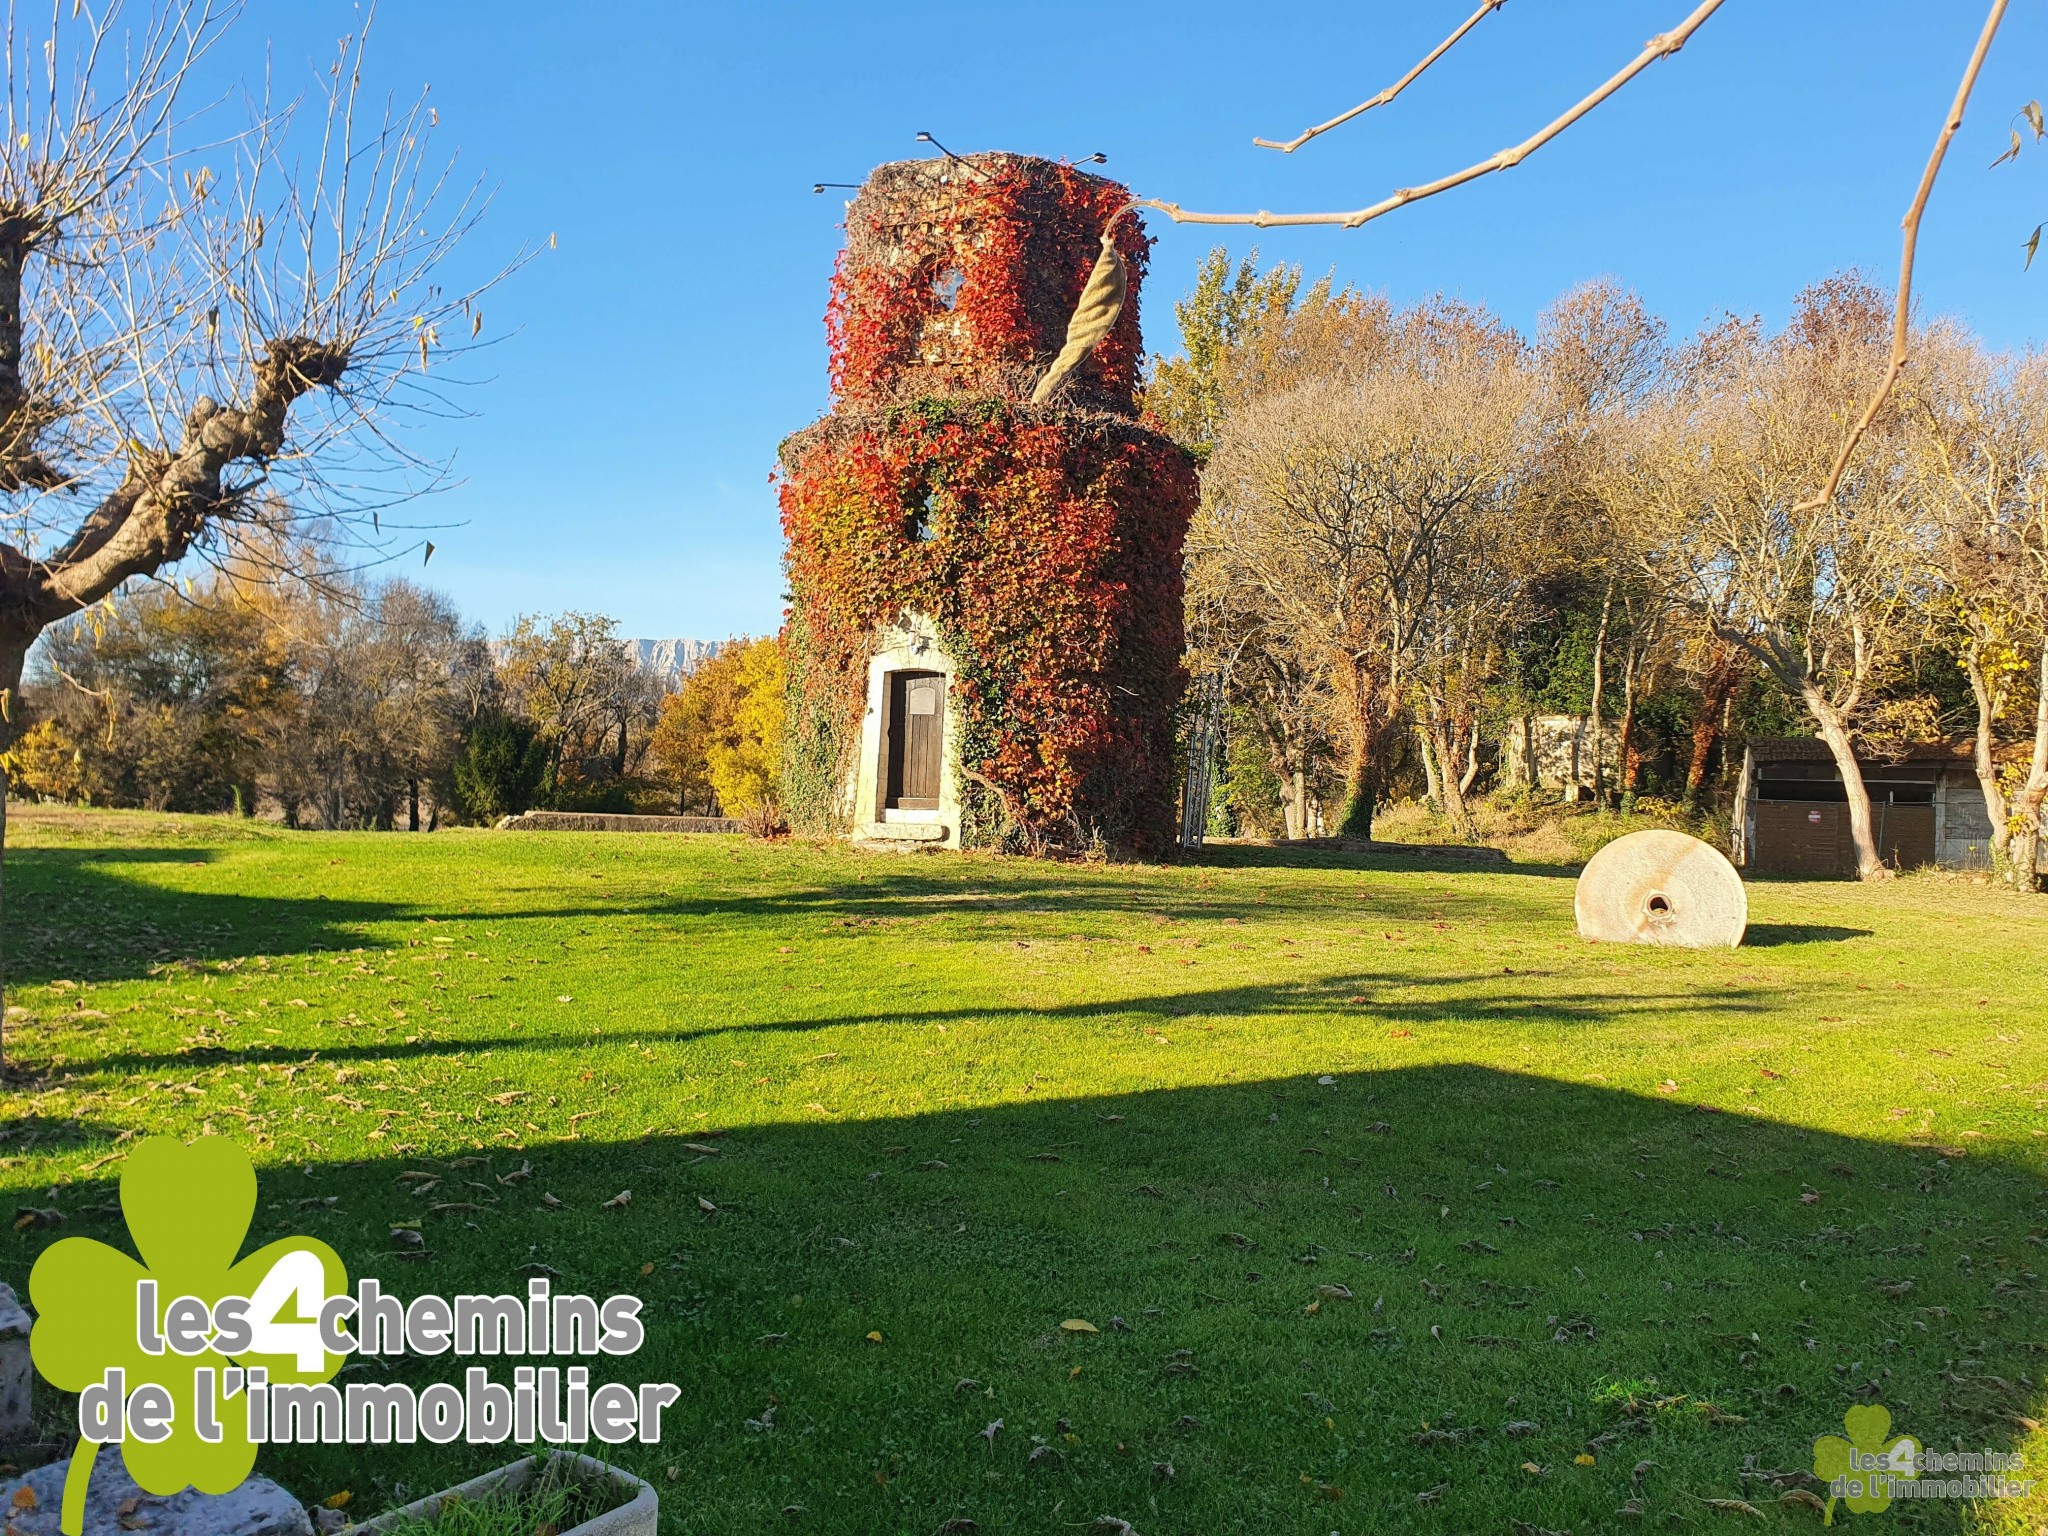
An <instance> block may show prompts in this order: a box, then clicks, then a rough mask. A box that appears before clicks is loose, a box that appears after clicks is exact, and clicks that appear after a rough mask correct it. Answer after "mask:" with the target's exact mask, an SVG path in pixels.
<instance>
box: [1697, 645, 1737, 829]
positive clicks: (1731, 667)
mask: <svg viewBox="0 0 2048 1536" xmlns="http://www.w3.org/2000/svg"><path fill="white" fill-rule="evenodd" d="M1736 661H1737V658H1736V656H1735V655H1734V654H1733V653H1732V652H1723V653H1721V654H1719V655H1716V656H1715V658H1714V660H1713V662H1712V664H1711V665H1710V666H1709V667H1708V669H1707V675H1706V677H1705V678H1704V679H1703V680H1702V681H1701V683H1700V710H1699V713H1698V714H1697V715H1695V716H1694V717H1693V722H1692V760H1691V761H1690V762H1689V763H1688V764H1687V765H1686V770H1685V803H1686V806H1687V808H1688V809H1691V810H1698V809H1699V805H1700V800H1701V799H1702V797H1703V796H1704V795H1705V792H1706V787H1707V764H1709V763H1710V762H1712V761H1713V758H1714V748H1715V747H1716V746H1718V745H1719V744H1720V741H1721V725H1722V720H1721V716H1722V711H1723V709H1724V708H1725V706H1726V705H1727V703H1728V701H1729V699H1730V698H1732V697H1733V696H1734V692H1735V684H1736V680H1737V677H1738V675H1739V674H1738V673H1737V671H1736Z"/></svg>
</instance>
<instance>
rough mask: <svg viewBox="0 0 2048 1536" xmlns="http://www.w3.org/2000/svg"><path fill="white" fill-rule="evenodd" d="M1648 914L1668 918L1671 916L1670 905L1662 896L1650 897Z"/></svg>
mask: <svg viewBox="0 0 2048 1536" xmlns="http://www.w3.org/2000/svg"><path fill="white" fill-rule="evenodd" d="M1650 912H1651V915H1652V916H1655V917H1669V916H1670V915H1671V903H1670V902H1668V901H1666V900H1665V899H1664V898H1663V897H1662V896H1652V897H1651V898H1650Z"/></svg>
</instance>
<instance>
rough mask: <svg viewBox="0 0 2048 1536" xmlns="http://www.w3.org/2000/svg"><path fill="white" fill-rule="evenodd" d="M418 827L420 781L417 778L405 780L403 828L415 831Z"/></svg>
mask: <svg viewBox="0 0 2048 1536" xmlns="http://www.w3.org/2000/svg"><path fill="white" fill-rule="evenodd" d="M419 829H420V781H419V780H418V779H417V778H411V779H407V780H406V781H405V830H406V831H408V832H417V831H419Z"/></svg>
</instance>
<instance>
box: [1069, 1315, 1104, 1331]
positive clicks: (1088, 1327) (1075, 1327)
mask: <svg viewBox="0 0 2048 1536" xmlns="http://www.w3.org/2000/svg"><path fill="white" fill-rule="evenodd" d="M1060 1327H1062V1328H1064V1329H1065V1330H1066V1331H1067V1332H1068V1333H1100V1332H1102V1330H1101V1329H1100V1328H1098V1327H1096V1326H1095V1325H1094V1324H1093V1323H1091V1322H1089V1321H1088V1319H1087V1318H1085V1317H1070V1318H1068V1319H1067V1320H1066V1321H1065V1322H1064V1323H1061V1324H1060Z"/></svg>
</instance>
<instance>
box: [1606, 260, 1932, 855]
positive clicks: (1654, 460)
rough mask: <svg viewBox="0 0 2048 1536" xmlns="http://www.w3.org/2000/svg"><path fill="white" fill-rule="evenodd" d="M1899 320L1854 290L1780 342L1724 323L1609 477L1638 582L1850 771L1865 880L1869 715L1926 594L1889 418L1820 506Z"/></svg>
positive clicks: (1801, 309) (1836, 288) (1803, 309)
mask: <svg viewBox="0 0 2048 1536" xmlns="http://www.w3.org/2000/svg"><path fill="white" fill-rule="evenodd" d="M1889 312H1890V306H1889V305H1888V304H1887V303H1886V302H1885V296H1884V295H1883V294H1881V293H1879V292H1878V291H1877V290H1875V289H1873V288H1871V287H1870V286H1869V285H1867V284H1865V283H1862V282H1860V281H1859V280H1856V279H1854V278H1853V277H1839V278H1835V279H1831V280H1829V281H1828V282H1825V283H1822V284H1818V285H1816V286H1814V287H1813V288H1810V289H1808V290H1807V291H1806V292H1805V293H1804V294H1802V295H1801V296H1800V299H1799V302H1798V305H1797V306H1796V310H1795V314H1794V317H1793V320H1792V323H1791V324H1790V325H1789V326H1788V327H1787V328H1786V330H1785V331H1784V332H1782V333H1781V334H1778V335H1775V336H1767V335H1765V334H1763V332H1762V331H1761V329H1760V328H1759V327H1757V326H1755V325H1754V324H1748V323H1730V324H1726V325H1723V326H1721V327H1718V328H1717V329H1715V330H1714V331H1712V332H1710V333H1708V334H1707V335H1706V336H1704V337H1702V338H1701V339H1700V340H1699V341H1698V342H1697V343H1696V344H1695V345H1694V346H1693V347H1692V348H1691V349H1690V350H1689V352H1688V354H1687V355H1686V356H1685V358H1684V359H1683V360H1682V362H1681V364H1680V366H1679V368H1678V370H1677V377H1676V379H1675V382H1674V386H1673V388H1672V389H1671V391H1670V392H1669V394H1668V395H1667V396H1666V397H1665V398H1664V399H1662V400H1660V401H1659V402H1657V403H1655V404H1653V405H1651V406H1650V407H1647V408H1646V409H1645V410H1644V411H1643V412H1642V413H1640V416H1639V418H1638V429H1637V432H1636V434H1635V436H1634V438H1633V440H1632V441H1631V442H1630V443H1629V444H1628V445H1627V447H1626V448H1624V449H1621V450H1620V451H1618V452H1617V453H1616V455H1615V457H1614V459H1613V461H1612V464H1613V467H1612V468H1611V469H1610V471H1609V472H1608V478H1609V480H1610V483H1612V484H1613V485H1614V486H1615V487H1616V490H1615V491H1614V493H1613V494H1614V495H1615V496H1616V497H1617V498H1618V499H1619V498H1626V499H1628V500H1630V501H1631V502H1633V503H1634V504H1635V505H1637V506H1639V507H1640V508H1641V509H1642V519H1641V522H1640V525H1639V526H1638V527H1637V528H1636V529H1635V530H1634V532H1635V537H1636V546H1635V547H1636V549H1637V551H1638V555H1639V557H1640V559H1641V560H1642V562H1643V568H1644V570H1645V572H1646V573H1647V574H1648V575H1649V576H1650V577H1651V578H1652V579H1653V580H1655V581H1657V582H1658V583H1659V584H1661V585H1662V586H1663V587H1664V589H1665V590H1666V591H1668V592H1669V593H1670V594H1671V595H1672V597H1673V598H1674V599H1675V600H1677V601H1680V602H1682V603H1684V604H1685V605H1686V606H1687V607H1688V608H1690V609H1691V611H1692V612H1693V614H1694V615H1695V617H1696V618H1697V619H1698V620H1699V622H1701V623H1704V624H1706V625H1708V626H1710V627H1711V628H1712V629H1713V631H1714V633H1715V634H1716V635H1717V636H1719V637H1720V638H1721V639H1722V640H1723V641H1724V642H1726V643H1727V644H1729V645H1731V646H1734V647H1736V648H1739V649H1741V650H1743V651H1745V652H1747V653H1748V654H1749V655H1751V656H1752V657H1754V658H1755V659H1756V660H1757V661H1758V662H1759V663H1761V664H1762V665H1763V666H1764V667H1765V668H1766V669H1767V670H1768V671H1769V672H1770V673H1771V674H1772V675H1773V676H1774V677H1775V678H1776V679H1777V680H1778V682H1779V684H1780V685H1781V686H1782V687H1783V688H1784V689H1785V691H1786V692H1787V693H1788V694H1790V695H1791V696H1792V697H1793V698H1795V699H1797V700H1798V701H1799V702H1800V704H1801V705H1802V706H1803V707H1804V709H1805V710H1806V712H1807V714H1808V716H1809V717H1810V718H1811V720H1812V721H1813V725H1814V730H1815V734H1816V735H1817V736H1819V738H1820V739H1821V740H1822V741H1823V742H1825V743H1826V745H1827V747H1828V750H1829V753H1830V755H1831V756H1832V757H1833V759H1834V762H1835V766H1836V768H1837V769H1838V770H1839V771H1840V774H1841V778H1842V783H1843V787H1844V793H1845V795H1846V797H1847V800H1848V807H1849V825H1850V832H1851V836H1852V838H1853V839H1854V842H1855V849H1856V865H1857V872H1858V874H1859V875H1860V876H1861V877H1862V878H1864V879H1879V878H1882V877H1883V876H1884V875H1885V874H1886V873H1887V871H1886V868H1885V865H1884V862H1883V859H1882V857H1881V855H1880V851H1879V849H1878V847H1877V841H1876V836H1875V831H1874V826H1873V822H1872V818H1871V812H1870V796H1869V793H1868V791H1867V790H1866V788H1865V786H1864V782H1863V774H1862V770H1861V767H1860V765H1859V763H1858V760H1857V757H1856V749H1855V743H1854V736H1855V731H1856V728H1857V725H1858V721H1859V718H1860V716H1861V713H1862V712H1863V711H1864V710H1865V709H1866V708H1867V707H1868V706H1869V705H1870V704H1871V703H1872V702H1873V699H1874V696H1875V694H1876V692H1877V689H1878V686H1879V685H1880V684H1881V683H1882V682H1883V681H1885V679H1886V676H1887V673H1888V670H1889V669H1890V668H1891V667H1893V666H1894V665H1895V664H1896V663H1897V662H1898V660H1899V658H1900V657H1901V655H1902V653H1903V651H1904V650H1905V648H1906V646H1907V644H1908V642H1909V641H1910V639H1911V637H1912V634H1913V632H1914V630H1915V627H1916V626H1917V623H1918V615H1919V611H1920V606H1921V605H1920V599H1921V597H1922V596H1923V593H1924V588H1923V587H1922V586H1920V585H1919V584H1917V583H1916V581H1915V573H1916V571H1917V570H1919V569H1920V567H1919V566H1918V565H1917V564H1916V562H1915V561H1914V560H1912V559H1911V558H1910V557H1909V552H1910V551H1911V549H1912V547H1913V544H1914V542H1915V541H1916V540H1917V539H1918V538H1919V531H1918V528H1917V525H1916V523H1915V520H1914V518H1913V516H1912V510H1913V509H1912V504H1911V500H1910V496H1909V493H1908V486H1907V484H1906V477H1905V475H1904V473H1903V467H1902V455H1901V451H1900V445H1899V432H1898V430H1897V419H1896V417H1887V418H1885V419H1884V420H1882V421H1880V422H1879V423H1878V425H1877V426H1876V427H1875V428H1873V429H1871V430H1869V431H1867V432H1866V434H1865V437H1864V440H1863V452H1862V453H1860V454H1859V455H1858V456H1857V457H1856V459H1855V460H1854V462H1853V463H1852V465H1851V466H1850V467H1849V469H1848V470H1847V471H1846V473H1845V474H1844V476H1843V478H1842V479H1841V481H1840V482H1839V483H1838V485H1837V487H1836V490H1835V493H1834V494H1833V495H1831V496H1829V497H1828V498H1826V499H1820V498H1815V497H1813V496H1812V495H1811V493H1810V487H1811V486H1813V485H1815V484H1817V483H1819V482H1820V481H1821V480H1822V478H1823V477H1824V476H1825V475H1826V474H1827V472H1828V463H1829V458H1830V457H1831V455H1832V453H1833V452H1834V450H1833V447H1832V444H1833V443H1834V441H1835V432H1834V430H1833V428H1834V424H1835V423H1837V422H1839V421H1841V420H1843V419H1845V418H1846V417H1847V416H1848V415H1849V414H1850V413H1851V412H1852V411H1853V410H1854V409H1855V406H1856V402H1858V401H1859V400H1862V399H1865V398H1866V397H1867V396H1868V393H1869V391H1870V388H1871V381H1872V380H1873V379H1874V378H1876V377H1877V376H1878V375H1879V374H1880V372H1881V371H1882V370H1883V369H1884V368H1885V367H1886V362H1887V358H1886V349H1885V339H1886V335H1885V333H1886V329H1887V317H1888V315H1889Z"/></svg>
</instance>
